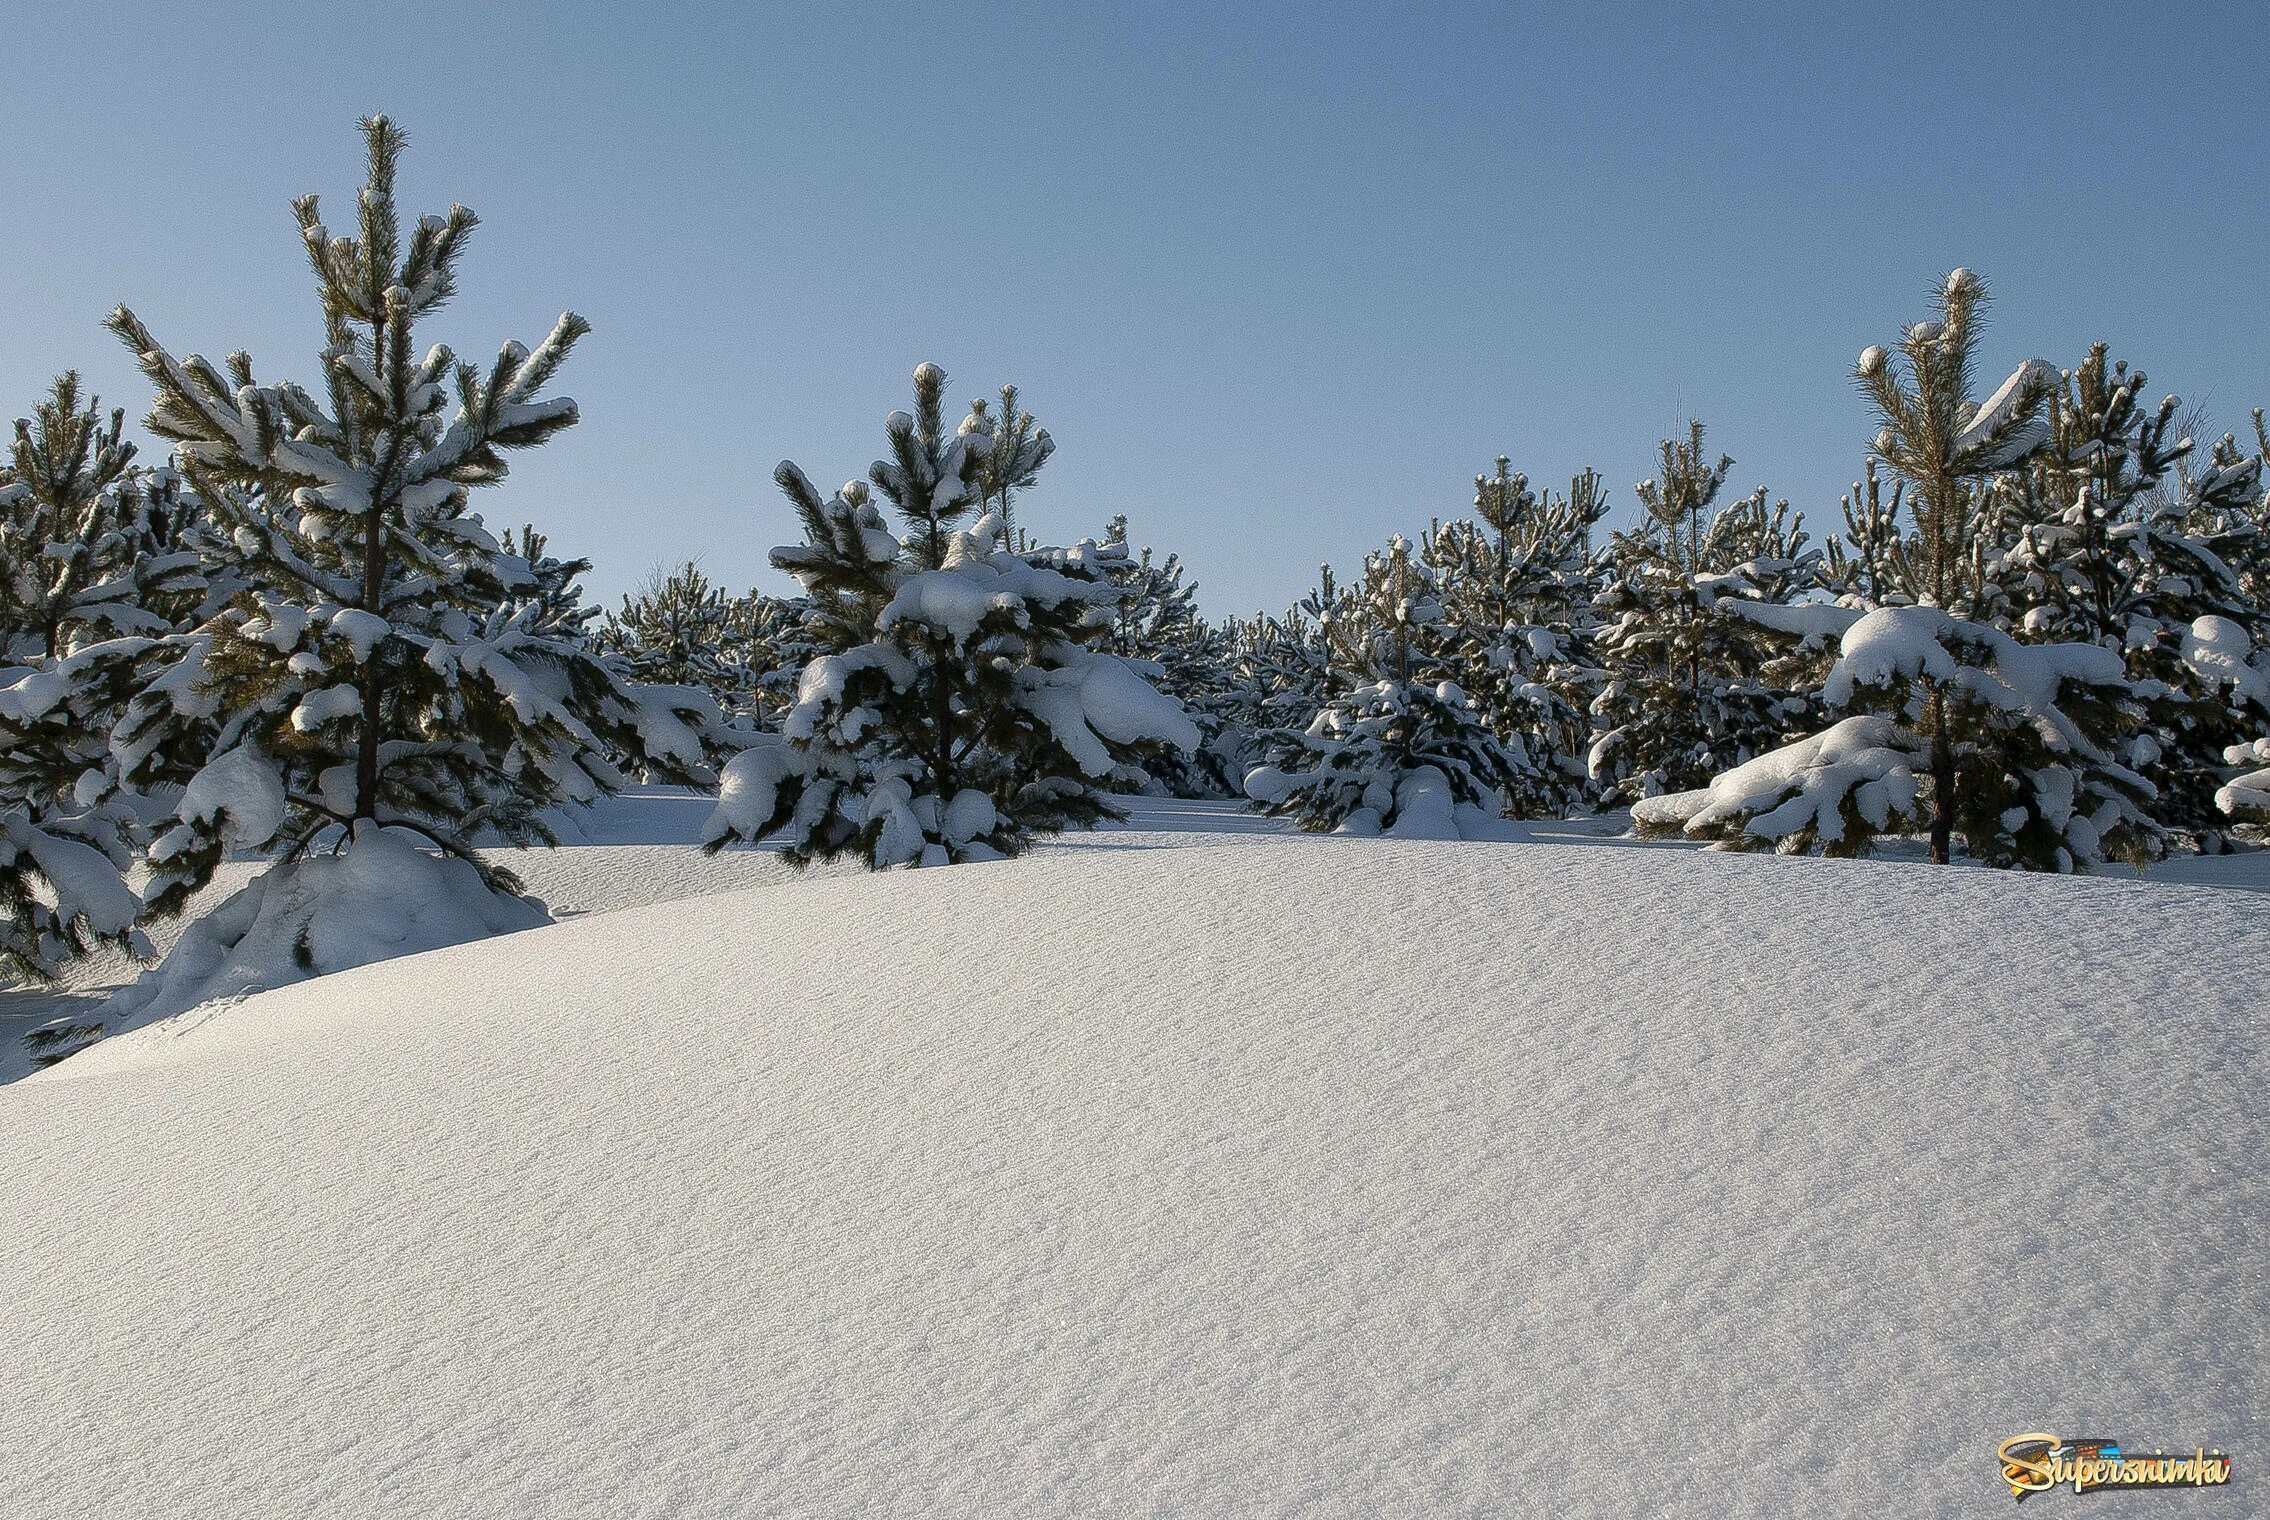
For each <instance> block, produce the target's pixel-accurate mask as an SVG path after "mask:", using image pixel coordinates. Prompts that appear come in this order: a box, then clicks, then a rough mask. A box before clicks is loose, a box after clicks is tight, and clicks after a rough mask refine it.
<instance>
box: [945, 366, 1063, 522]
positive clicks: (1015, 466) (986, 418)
mask: <svg viewBox="0 0 2270 1520" xmlns="http://www.w3.org/2000/svg"><path fill="white" fill-rule="evenodd" d="M963 426H964V427H965V428H967V429H968V430H969V431H972V432H975V433H978V434H981V435H983V436H984V438H985V439H986V448H985V451H984V454H983V456H982V457H981V458H980V459H979V460H978V461H977V502H978V510H980V511H981V512H982V511H988V510H990V511H991V512H992V513H994V514H995V515H996V516H998V517H999V518H1000V519H1001V542H1002V543H1004V544H1007V545H1009V546H1010V547H1011V548H1018V549H1021V548H1023V547H1024V538H1023V530H1021V529H1020V528H1019V527H1018V526H1017V519H1016V512H1015V507H1016V495H1017V493H1018V492H1019V491H1022V490H1024V489H1025V488H1026V487H1027V486H1029V485H1031V484H1032V483H1033V482H1034V481H1035V480H1037V479H1039V478H1040V467H1041V466H1042V465H1044V464H1046V463H1048V456H1049V455H1051V454H1053V453H1055V452H1056V440H1055V439H1053V438H1051V437H1049V436H1048V429H1046V428H1044V427H1041V426H1040V425H1039V424H1037V423H1035V422H1034V421H1033V414H1032V413H1030V412H1028V411H1025V410H1023V409H1022V408H1020V407H1019V406H1018V405H1017V388H1016V387H1015V386H1013V385H1004V386H1002V387H1001V415H1000V416H999V417H995V416H994V415H993V412H992V410H991V409H990V408H989V407H987V405H986V404H985V398H984V397H982V396H981V397H979V398H978V399H977V400H975V401H972V402H971V403H970V407H969V419H968V421H967V422H965V423H964V424H963Z"/></svg>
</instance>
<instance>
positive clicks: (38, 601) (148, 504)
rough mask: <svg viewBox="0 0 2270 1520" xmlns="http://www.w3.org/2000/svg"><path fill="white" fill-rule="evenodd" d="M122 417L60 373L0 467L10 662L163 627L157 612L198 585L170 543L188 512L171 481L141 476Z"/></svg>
mask: <svg viewBox="0 0 2270 1520" xmlns="http://www.w3.org/2000/svg"><path fill="white" fill-rule="evenodd" d="M122 421H123V417H122V414H121V413H119V412H116V411H113V412H111V413H110V414H109V416H108V417H107V418H106V417H105V416H104V415H103V414H102V410H101V402H100V401H98V400H94V399H89V400H88V401H87V402H86V403H85V404H84V405H83V406H82V405H81V403H80V398H79V377H78V375H77V374H75V373H72V374H65V375H62V376H59V377H58V378H57V379H56V381H55V384H54V387H53V388H52V390H51V391H50V392H49V394H48V396H47V398H46V399H45V400H43V401H41V402H40V403H39V405H38V406H37V407H36V408H34V410H33V412H32V415H31V416H30V417H29V418H19V419H18V420H17V422H16V437H15V447H14V449H13V451H12V452H11V454H10V456H9V460H8V464H7V467H6V468H5V469H4V470H0V626H5V627H6V628H7V629H8V631H9V641H10V642H9V646H8V648H7V649H5V650H0V655H4V656H5V657H7V658H12V659H28V660H51V659H57V658H60V657H62V656H63V655H65V654H67V653H69V652H70V651H71V650H72V649H73V648H75V647H78V646H80V645H84V644H88V643H93V642H97V641H100V640H103V639H108V638H116V637H118V636H120V635H137V636H149V635H153V634H161V633H165V632H168V631H170V627H169V620H168V616H167V612H168V611H169V610H171V609H173V608H178V607H180V606H181V605H182V604H183V603H184V602H187V603H189V604H192V605H193V604H194V601H195V599H196V597H197V595H198V594H199V593H200V592H201V590H202V588H203V577H202V576H201V574H200V573H199V565H198V559H197V555H196V553H195V552H194V551H193V550H191V549H188V548H185V547H182V546H181V542H180V541H181V538H182V535H183V533H184V532H185V530H186V529H187V527H188V523H187V520H186V519H187V514H188V508H187V507H186V506H185V505H184V504H183V502H182V501H181V499H180V495H179V491H178V487H177V485H176V483H175V481H174V478H173V477H172V476H171V475H170V474H168V475H167V477H166V478H165V479H164V480H162V481H153V480H149V479H147V472H144V471H141V470H138V469H136V468H135V467H134V465H133V459H134V446H133V445H132V444H130V443H127V442H125V441H124V440H123V438H122V437H121V423H122Z"/></svg>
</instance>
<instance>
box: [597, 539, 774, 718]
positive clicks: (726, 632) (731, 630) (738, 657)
mask: <svg viewBox="0 0 2270 1520" xmlns="http://www.w3.org/2000/svg"><path fill="white" fill-rule="evenodd" d="M743 622H744V617H743V613H742V609H740V608H739V607H737V606H736V605H735V603H734V602H733V600H732V599H730V598H728V597H727V596H726V594H725V591H724V589H723V588H722V587H719V586H716V585H713V584H711V582H710V579H709V577H708V576H707V575H704V574H703V573H702V570H701V567H700V566H699V565H696V564H695V563H694V562H693V561H692V560H688V561H686V562H685V563H684V564H682V565H678V566H676V567H662V566H657V567H656V568H655V569H654V570H652V571H650V572H649V573H648V574H647V577H646V580H645V582H644V583H643V584H642V585H641V586H640V587H639V588H638V590H637V591H636V592H634V593H633V594H631V595H629V596H626V597H624V598H623V605H622V610H621V611H619V612H611V613H609V614H608V615H607V622H606V627H605V628H604V629H603V630H602V634H601V642H602V643H603V644H604V645H605V647H606V649H607V650H608V652H609V653H611V654H615V655H619V656H620V657H621V658H622V659H623V661H624V663H625V664H627V665H628V666H629V668H630V672H631V674H632V675H633V676H634V677H636V678H637V679H638V680H641V681H651V682H655V683H658V684H660V685H664V686H694V687H699V688H700V689H701V690H703V691H706V692H708V693H709V694H710V696H711V697H713V698H715V699H716V701H717V703H718V705H719V706H721V707H723V708H726V709H728V710H731V711H747V710H749V709H751V708H753V707H754V706H755V705H756V700H757V699H756V686H757V672H756V671H755V670H754V669H752V668H751V667H750V665H749V663H748V660H747V654H748V650H747V648H746V640H745V638H744V636H743Z"/></svg>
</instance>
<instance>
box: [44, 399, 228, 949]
mask: <svg viewBox="0 0 2270 1520" xmlns="http://www.w3.org/2000/svg"><path fill="white" fill-rule="evenodd" d="M121 421H122V419H121V417H120V415H119V414H118V413H116V412H113V413H111V414H109V416H108V417H105V416H104V415H103V413H102V410H101V407H100V404H99V403H98V402H95V401H94V400H92V399H89V400H88V401H86V403H85V404H84V405H82V404H81V400H80V393H79V381H78V376H77V375H75V374H66V375H64V376H62V377H60V378H59V379H57V380H56V382H55V383H54V386H53V387H52V389H51V390H50V392H49V394H48V396H47V398H46V399H45V400H43V401H41V402H40V403H39V405H38V406H37V407H36V408H35V409H34V411H33V413H32V415H31V416H30V417H29V418H26V419H21V420H19V421H18V422H17V424H16V429H15V446H14V449H13V451H12V452H11V454H10V456H9V458H8V461H7V464H6V466H5V467H4V468H0V979H7V978H31V979H41V978H45V977H47V976H49V975H52V974H53V973H54V972H55V971H57V970H58V969H59V968H60V966H61V964H62V962H63V961H65V960H67V959H69V958H70V957H72V956H75V955H78V954H82V953H84V952H85V951H86V950H88V949H89V948H91V947H92V946H93V945H94V944H96V943H98V942H108V943H113V944H117V945H121V946H123V947H125V948H128V949H130V950H134V951H137V952H139V951H142V950H145V949H146V948H147V942H146V941H145V940H144V939H143V937H142V936H141V933H140V931H139V929H138V928H137V927H136V924H137V921H138V920H139V918H140V908H141V904H140V902H139V900H138V899H137V898H136V896H135V894H134V892H133V891H132V890H131V889H130V888H129V887H128V886H127V884H126V872H127V870H128V869H129V867H130V866H131V864H132V861H133V854H134V848H135V846H136V845H137V844H138V843H139V841H140V837H141V821H140V819H139V817H138V816H137V815H136V813H135V812H134V810H133V809H132V808H131V807H130V806H129V805H128V803H127V801H126V799H125V798H124V797H122V796H121V794H120V790H119V786H118V777H117V770H116V767H115V765H114V764H113V763H112V762H111V758H110V756H109V753H108V749H107V745H106V744H105V736H106V735H107V734H108V732H109V730H110V728H111V725H112V724H113V722H114V721H115V720H116V719H117V717H118V714H119V712H120V711H121V709H122V708H123V706H124V704H125V702H126V700H127V698H128V697H129V696H130V695H131V693H132V691H133V689H134V683H135V680H136V677H137V674H138V669H139V665H140V662H141V660H142V657H143V655H144V653H145V651H146V650H147V649H148V648H149V646H150V642H151V638H152V637H153V636H156V635H162V634H164V633H166V632H168V631H169V630H170V628H171V623H172V619H173V618H174V617H175V616H178V615H180V614H181V613H182V612H184V611H185V610H186V609H188V608H190V607H193V606H194V605H195V604H196V601H197V599H198V598H199V596H200V595H201V594H202V590H203V585H204V580H203V576H202V574H201V573H200V570H199V564H198V558H197V555H196V554H195V553H194V552H192V551H191V550H189V549H186V548H184V547H182V544H183V543H184V541H185V538H186V535H187V533H188V531H189V529H190V527H191V524H192V521H193V514H192V512H191V510H190V507H189V504H188V503H187V502H186V501H185V500H184V499H183V497H182V495H181V493H180V490H179V486H178V481H177V480H176V479H175V478H174V477H172V476H171V475H170V473H167V472H149V471H143V470H140V469H138V468H136V467H135V466H134V464H133V457H134V450H133V446H132V445H131V444H128V443H126V442H124V441H123V439H122V438H121V436H120V435H121Z"/></svg>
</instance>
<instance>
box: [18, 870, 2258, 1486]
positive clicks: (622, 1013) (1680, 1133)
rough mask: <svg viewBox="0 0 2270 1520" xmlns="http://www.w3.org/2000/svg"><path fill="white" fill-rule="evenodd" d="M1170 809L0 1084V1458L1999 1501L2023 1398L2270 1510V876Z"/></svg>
mask: <svg viewBox="0 0 2270 1520" xmlns="http://www.w3.org/2000/svg"><path fill="white" fill-rule="evenodd" d="M1161 845H1162V836H1159V835H1151V836H1142V837H1137V836H1091V837H1089V838H1086V839H1083V840H1078V841H1071V842H1067V844H1066V845H1064V846H1063V847H1060V848H1055V849H1050V850H1046V851H1042V852H1038V853H1036V854H1035V855H1033V856H1030V857H1028V858H1026V859H1023V860H1020V861H1017V862H1013V863H1009V864H1002V865H985V866H972V867H962V868H955V869H951V870H942V871H919V872H913V873H909V874H905V875H890V876H882V877H856V878H850V879H838V880H816V881H815V880H805V881H799V882H795V883H792V884H788V885H783V886H778V887H772V888H767V889H761V890H756V891H750V892H743V893H737V894H733V895H727V896H718V897H711V898H705V899H703V900H700V901H697V902H689V903H677V904H670V905H666V906H660V907H656V908H652V909H640V910H634V911H629V912H623V913H618V914H612V915H607V916H602V917H594V918H589V919H584V920H580V921H577V922H573V923H569V924H563V925H560V926H557V927H553V928H548V929H542V930H537V931H535V932H532V933H527V934H515V935H510V936H507V937H504V938H501V939H495V940H490V941H487V942H484V943H481V944H476V945H466V946H461V947H458V948H455V949H450V950H443V951H439V952H437V953H435V954H432V955H424V956H418V957H414V958H411V959H406V960H397V961H391V962H387V963H385V964H383V965H377V966H369V967H365V968H363V969H361V970H358V971H352V972H347V973H343V974H341V975H339V976H336V977H329V978H325V979H324V980H322V981H320V982H314V983H309V984H306V985H302V986H298V987H292V988H287V989H285V990H282V991H279V992H273V993H268V994H264V995H262V996H260V997H257V998H253V999H250V1000H248V1001H246V1002H244V1003H241V1004H238V1005H236V1006H233V1007H230V1008H226V1009H223V1010H221V1011H220V1012H218V1013H217V1014H214V1015H212V1016H210V1017H206V1018H204V1019H203V1020H202V1021H201V1022H200V1023H199V1024H198V1026H197V1027H196V1028H195V1029H194V1030H193V1031H192V1032H191V1033H190V1034H189V1035H187V1036H185V1037H183V1038H180V1039H175V1040H172V1041H171V1042H170V1043H169V1044H168V1045H166V1046H165V1047H164V1048H163V1049H162V1050H157V1051H154V1052H148V1053H145V1054H144V1055H143V1056H142V1057H140V1058H137V1059H129V1057H130V1056H132V1055H133V1052H132V1050H131V1046H132V1044H133V1043H134V1042H135V1040H136V1039H138V1038H139V1037H128V1038H126V1039H122V1040H113V1041H109V1042H106V1043H105V1044H103V1045H100V1046H97V1047H95V1048H94V1049H93V1050H91V1051H89V1052H88V1053H86V1054H85V1055H83V1056H80V1057H77V1058H74V1059H73V1060H72V1061H69V1062H66V1063H65V1064H64V1065H62V1066H60V1067H58V1068H56V1069H55V1070H54V1071H52V1072H49V1073H46V1074H44V1075H41V1076H37V1077H34V1078H32V1079H31V1080H29V1081H26V1082H22V1083H18V1084H16V1085H14V1086H12V1087H9V1088H6V1089H0V1196H4V1197H6V1198H7V1199H9V1200H10V1203H9V1209H10V1218H9V1225H8V1228H7V1229H6V1230H5V1231H0V1340H4V1342H5V1344H6V1345H7V1346H8V1348H9V1353H10V1361H11V1371H10V1375H9V1376H8V1377H7V1378H6V1379H4V1380H0V1428H5V1429H7V1430H8V1431H9V1433H10V1439H9V1445H10V1455H9V1459H8V1464H7V1469H8V1470H7V1472H6V1474H5V1476H4V1477H0V1489H4V1490H5V1492H6V1494H7V1503H6V1505H5V1508H6V1509H7V1511H8V1512H9V1513H10V1514H11V1515H12V1516H48V1515H88V1514H192V1513H197V1514H269V1513H285V1514H317V1513H320V1514H356V1515H367V1516H394V1515H405V1516H406V1515H420V1514H434V1513H453V1514H481V1515H520V1516H569V1515H578V1516H580V1515H590V1514H607V1515H650V1516H689V1515H690V1516H740V1515H749V1514H795V1515H807V1516H809V1515H822V1516H825V1515H877V1514H888V1515H895V1516H904V1515H940V1516H945V1515H953V1516H964V1515H979V1514H983V1515H1122V1514H1176V1515H1241V1516H1242V1515H1276V1514H1319V1513H1330V1514H1365V1515H1414V1516H1418V1515H1426V1516H1433V1515H1447V1514H1492V1515H1499V1514H1518V1515H1579V1516H1604V1517H1606V1516H1615V1517H1621V1516H1629V1515H1637V1514H1647V1515H1682V1516H1684V1515H1694V1516H1712V1517H1721V1516H1728V1515H1745V1516H1747V1515H1808V1516H1812V1515H1830V1516H1844V1515H1863V1514H1870V1515H1873V1514H1881V1515H1897V1516H1910V1515H1926V1514H1928V1515H1942V1514H1986V1513H1992V1512H1995V1511H1997V1510H1999V1509H2000V1508H2003V1507H2005V1506H2007V1504H2008V1490H2007V1489H2006V1488H2004V1487H2003V1486H2001V1484H2000V1483H1999V1480H1998V1478H1997V1476H1996V1470H1995V1464H1994V1460H1993V1454H1994V1448H1995V1445H1996V1443H1998V1442H1999V1441H2001V1440H2003V1439H2004V1438H2006V1437H2009V1436H2012V1435H2016V1434H2019V1433H2021V1432H2026V1431H2037V1430H2054V1431H2058V1432H2061V1433H2064V1434H2068V1435H2076V1434H2077V1435H2084V1436H2099V1435H2101V1436H2107V1437H2112V1438H2116V1439H2120V1440H2122V1441H2123V1442H2124V1443H2126V1444H2128V1445H2130V1446H2131V1447H2142V1448H2144V1449H2146V1450H2149V1449H2150V1448H2151V1447H2154V1446H2164V1447H2166V1448H2167V1449H2168V1450H2171V1451H2173V1450H2177V1449H2181V1450H2183V1451H2185V1452H2189V1450H2190V1449H2191V1448H2192V1446H2193V1445H2195V1444H2198V1445H2207V1446H2217V1445H2219V1446H2220V1447H2221V1448H2222V1449H2224V1450H2226V1451H2235V1452H2237V1453H2239V1454H2240V1458H2241V1465H2240V1472H2239V1478H2238V1480H2237V1488H2236V1490H2235V1491H2232V1492H2226V1493H2223V1494H2218V1495H2215V1496H2212V1497H2211V1498H2206V1499H2203V1500H2202V1501H2201V1503H2200V1506H2199V1508H2200V1510H2201V1513H2205V1512H2206V1511H2207V1510H2209V1509H2212V1510H2214V1511H2215V1512H2216V1513H2218V1514H2230V1515H2233V1516H2236V1515H2240V1514H2248V1513H2260V1512H2261V1511H2262V1509H2263V1492H2262V1491H2261V1490H2260V1489H2259V1488H2258V1487H2256V1486H2255V1485H2258V1484H2259V1482H2260V1479H2259V1477H2258V1476H2257V1477H2255V1478H2249V1477H2248V1476H2247V1468H2246V1466H2245V1454H2246V1453H2249V1452H2259V1451H2263V1450H2266V1449H2270V1419H2266V1410H2265V1399H2266V1397H2270V1388H2266V1385H2265V1382H2264V1380H2263V1378H2262V1377H2261V1369H2262V1368H2263V1367H2264V1366H2266V1365H2270V1286H2266V1283H2265V1269H2264V1262H2265V1261H2266V1260H2270V1174H2266V1173H2265V1170H2264V1169H2263V1167H2262V1165H2261V1160H2260V1158H2261V1157H2262V1155H2264V1154H2265V1153H2266V1152H2270V1111H2266V1101H2265V1097H2264V1094H2265V1092H2266V1090H2270V1083H2266V1082H2265V1076H2266V1072H2265V1056H2264V1039H2263V1033H2264V1026H2263V1017H2264V1016H2263V1013H2262V1007H2263V997H2262V992H2263V981H2262V971H2261V967H2262V965H2263V964H2264V961H2265V953H2266V952H2270V926H2266V923H2265V920H2264V918H2263V916H2262V912H2261V903H2260V902H2259V901H2258V900H2256V899H2254V898H2251V897H2247V896H2243V895H2240V894H2234V893H2216V892H2211V891H2204V890H2197V889H2182V888H2169V887H2165V886H2159V885H2153V884H2137V883H2128V882H2113V881H2070V880H2057V879H2046V878H2023V879H2020V878H2013V877H2009V876H2005V875H2001V874H1998V873H1990V872H1984V871H1944V870H1938V871H1934V870H1927V869H1922V868H1918V867H1914V866H1903V865H1892V864H1877V863H1868V862H1852V863H1847V862H1836V861H1818V860H1791V859H1778V858H1774V857H1770V856H1729V855H1706V854H1701V853H1695V852H1685V851H1666V850H1605V849H1598V848H1556V847H1551V846H1542V845H1497V844H1433V843H1402V842H1394V841H1368V840H1347V839H1335V838H1329V837H1292V838H1286V837H1282V836H1279V837H1261V836H1257V837H1250V838H1246V839H1238V840H1232V839H1227V838H1216V839H1215V840H1214V841H1212V842H1211V843H1209V844H1206V845H1202V846H1198V847H1191V848H1167V847H1161ZM169 1027H170V1026H169ZM157 1032H158V1031H155V1030H152V1031H145V1033H147V1034H156V1033H157ZM2104 1502H2106V1503H2108V1504H2110V1503H2113V1502H2115V1501H2114V1500H2106V1501H2104ZM2145 1507H2147V1508H2153V1507H2155V1506H2151V1505H2146V1506H2145ZM2108 1513H2109V1511H2108Z"/></svg>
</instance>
